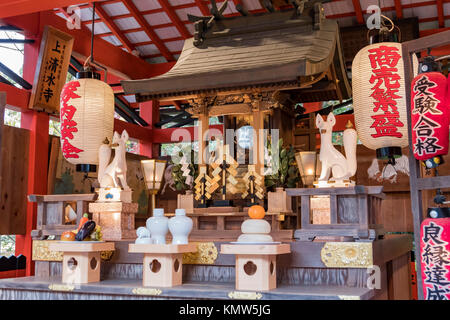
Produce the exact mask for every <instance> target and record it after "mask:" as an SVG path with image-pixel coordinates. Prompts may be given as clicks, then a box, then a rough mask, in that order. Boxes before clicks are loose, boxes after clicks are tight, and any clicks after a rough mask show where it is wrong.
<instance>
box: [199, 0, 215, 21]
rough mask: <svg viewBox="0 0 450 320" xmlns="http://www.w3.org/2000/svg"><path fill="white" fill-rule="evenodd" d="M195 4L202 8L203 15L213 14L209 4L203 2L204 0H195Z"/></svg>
mask: <svg viewBox="0 0 450 320" xmlns="http://www.w3.org/2000/svg"><path fill="white" fill-rule="evenodd" d="M195 4H196V5H197V7H198V8H199V9H200V11H201V12H202V15H203V16H205V17H206V16H210V15H211V13H210V12H209V8H208V6H207V5H206V4H205V3H204V2H203V0H195Z"/></svg>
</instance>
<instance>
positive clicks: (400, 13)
mask: <svg viewBox="0 0 450 320" xmlns="http://www.w3.org/2000/svg"><path fill="white" fill-rule="evenodd" d="M394 3H395V14H396V15H397V19H403V9H402V0H394Z"/></svg>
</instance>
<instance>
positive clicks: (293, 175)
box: [264, 139, 300, 189]
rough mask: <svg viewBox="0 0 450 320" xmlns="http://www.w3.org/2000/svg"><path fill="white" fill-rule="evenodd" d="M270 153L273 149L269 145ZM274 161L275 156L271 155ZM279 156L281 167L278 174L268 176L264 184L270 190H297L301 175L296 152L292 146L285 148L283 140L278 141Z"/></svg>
mask: <svg viewBox="0 0 450 320" xmlns="http://www.w3.org/2000/svg"><path fill="white" fill-rule="evenodd" d="M268 148H269V153H270V150H271V147H270V145H269V143H268ZM269 155H270V157H271V158H272V159H273V157H274V156H277V155H272V154H269ZM278 156H279V166H278V170H277V171H276V172H273V173H272V174H271V175H266V176H265V179H264V182H265V186H266V188H268V189H273V188H279V187H283V188H295V187H296V186H297V182H298V181H300V175H299V172H298V168H297V163H296V161H295V150H294V147H293V146H292V145H291V146H289V147H283V139H280V140H279V141H278Z"/></svg>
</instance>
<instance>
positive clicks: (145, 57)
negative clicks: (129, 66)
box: [141, 51, 181, 59]
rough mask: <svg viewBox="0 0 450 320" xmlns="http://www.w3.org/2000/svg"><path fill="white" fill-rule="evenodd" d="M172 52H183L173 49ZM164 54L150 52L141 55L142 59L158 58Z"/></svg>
mask: <svg viewBox="0 0 450 320" xmlns="http://www.w3.org/2000/svg"><path fill="white" fill-rule="evenodd" d="M172 54H181V51H172ZM162 56H163V55H162V54H161V53H158V54H148V55H146V56H141V58H142V59H151V58H158V57H162Z"/></svg>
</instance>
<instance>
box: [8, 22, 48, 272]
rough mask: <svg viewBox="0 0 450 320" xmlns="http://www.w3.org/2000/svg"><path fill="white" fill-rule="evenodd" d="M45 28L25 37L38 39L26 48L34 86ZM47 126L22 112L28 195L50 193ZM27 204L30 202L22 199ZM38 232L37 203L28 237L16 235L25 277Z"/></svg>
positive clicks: (39, 115) (39, 116)
mask: <svg viewBox="0 0 450 320" xmlns="http://www.w3.org/2000/svg"><path fill="white" fill-rule="evenodd" d="M42 31H43V28H41V24H40V23H38V24H37V25H36V29H35V30H34V32H33V31H31V32H29V33H27V34H26V38H32V39H35V42H34V43H32V44H26V45H25V47H24V49H25V50H24V66H23V77H24V79H25V80H27V81H28V82H29V83H33V79H34V73H35V69H36V63H37V59H38V56H39V46H40V42H41V37H42ZM48 123H49V116H48V114H46V113H43V112H37V111H32V110H30V111H23V112H22V119H21V127H22V128H25V129H28V130H30V146H29V162H28V194H46V193H47V171H48V130H49V128H48ZM23 201H27V199H23ZM34 228H36V203H31V202H27V219H26V233H25V234H24V235H16V252H15V253H16V255H19V254H23V255H24V256H25V257H26V258H27V264H26V276H31V275H33V274H34V263H33V262H32V260H31V259H32V239H31V230H33V229H34Z"/></svg>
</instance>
